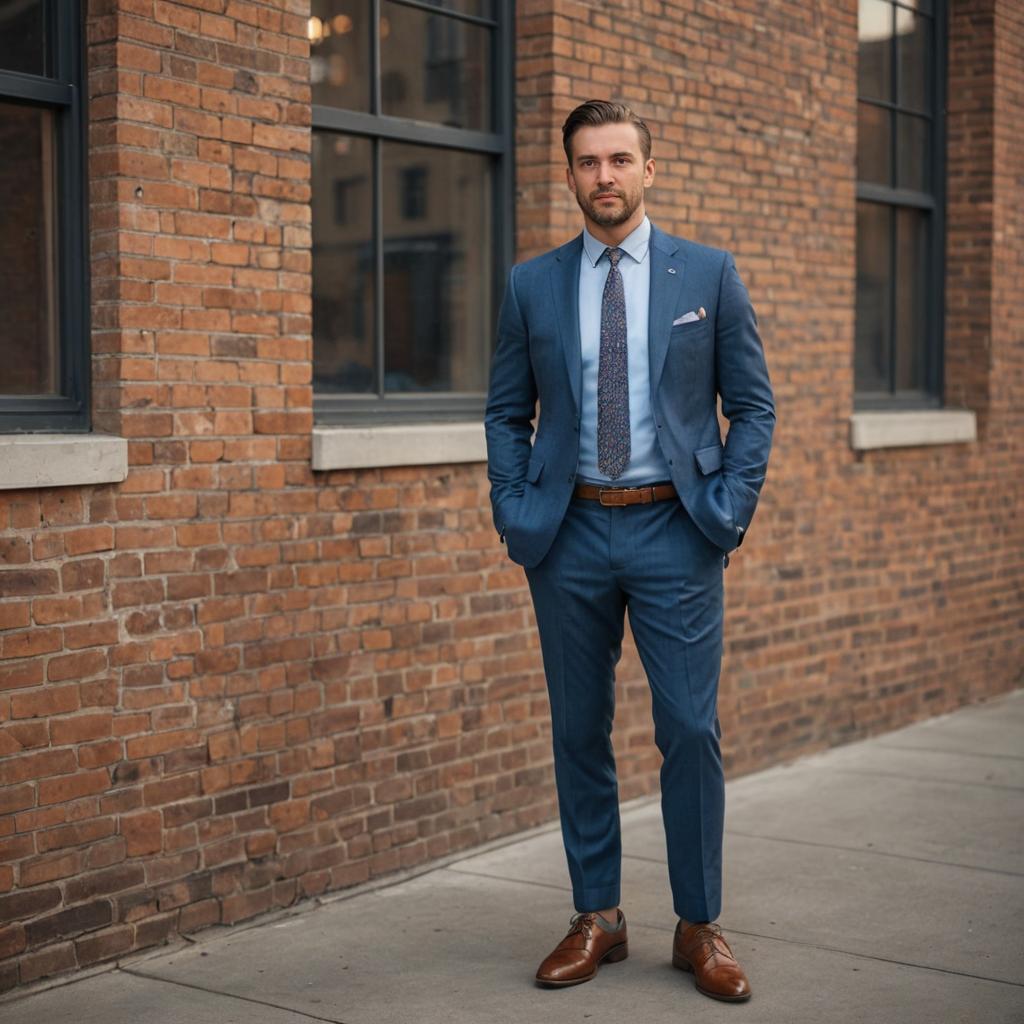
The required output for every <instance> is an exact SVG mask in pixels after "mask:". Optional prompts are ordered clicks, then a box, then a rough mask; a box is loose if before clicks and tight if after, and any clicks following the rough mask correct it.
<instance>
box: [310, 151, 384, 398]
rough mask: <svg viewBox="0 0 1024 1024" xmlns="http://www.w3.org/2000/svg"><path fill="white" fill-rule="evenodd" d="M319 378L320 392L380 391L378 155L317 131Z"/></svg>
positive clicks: (315, 354)
mask: <svg viewBox="0 0 1024 1024" xmlns="http://www.w3.org/2000/svg"><path fill="white" fill-rule="evenodd" d="M312 162H313V167H312V170H313V375H314V383H315V387H316V389H317V390H318V391H333V392H352V393H356V394H368V393H373V392H374V391H376V388H377V383H376V359H375V352H374V342H373V338H374V326H373V325H374V306H375V301H374V294H375V290H374V269H375V260H374V251H373V152H372V143H371V142H370V140H369V139H358V138H353V137H352V136H347V135H335V134H332V133H328V132H314V133H313V157H312Z"/></svg>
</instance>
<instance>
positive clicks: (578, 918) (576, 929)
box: [569, 914, 594, 939]
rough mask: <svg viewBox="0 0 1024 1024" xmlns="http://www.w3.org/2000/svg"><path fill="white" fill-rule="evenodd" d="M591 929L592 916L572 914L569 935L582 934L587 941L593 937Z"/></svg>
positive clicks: (592, 925)
mask: <svg viewBox="0 0 1024 1024" xmlns="http://www.w3.org/2000/svg"><path fill="white" fill-rule="evenodd" d="M593 929H594V915H593V914H573V916H572V918H571V919H570V921H569V935H576V934H582V935H583V936H584V937H585V938H587V939H589V938H591V936H592V935H593Z"/></svg>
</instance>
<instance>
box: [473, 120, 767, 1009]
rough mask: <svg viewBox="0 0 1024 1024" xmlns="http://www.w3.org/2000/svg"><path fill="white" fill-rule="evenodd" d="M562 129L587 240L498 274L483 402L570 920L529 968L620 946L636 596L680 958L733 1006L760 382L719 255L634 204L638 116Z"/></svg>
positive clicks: (556, 967)
mask: <svg viewBox="0 0 1024 1024" xmlns="http://www.w3.org/2000/svg"><path fill="white" fill-rule="evenodd" d="M562 136H563V143H564V146H565V153H566V158H567V160H568V168H567V172H566V177H567V181H568V185H569V190H570V191H571V192H572V193H573V195H574V196H575V197H576V201H577V203H578V204H579V207H580V209H581V210H582V212H583V232H582V234H581V235H578V236H577V237H576V238H574V239H573V240H572V241H571V242H569V243H567V244H566V245H563V246H562V247H561V248H559V249H555V250H553V251H552V252H549V253H546V254H544V255H543V256H539V257H537V258H536V259H533V260H530V261H529V262H527V263H524V264H521V265H519V266H516V267H514V268H513V270H512V273H511V275H510V277H509V281H508V287H507V290H506V294H505V300H504V303H503V304H502V308H501V313H500V316H499V324H498V344H497V349H496V351H495V355H494V361H493V366H492V372H491V384H490V390H489V393H488V400H487V413H486V417H485V426H486V433H487V451H488V476H489V478H490V481H491V503H492V507H493V512H494V523H495V526H496V528H497V530H498V533H499V535H500V537H501V539H502V540H503V541H504V542H505V543H506V544H507V546H508V554H509V557H510V558H512V559H513V560H514V561H516V562H519V563H520V564H521V565H523V566H524V568H525V569H526V575H527V579H528V581H529V585H530V591H531V595H532V598H533V603H534V609H535V611H536V616H537V625H538V629H539V632H540V641H541V650H542V654H543V660H544V671H545V675H546V678H547V684H548V693H549V698H550V703H551V717H552V735H553V744H554V758H555V779H556V786H557V790H558V802H559V813H560V816H561V822H562V837H563V841H564V845H565V851H566V857H567V859H568V863H569V874H570V878H571V881H572V891H573V902H574V905H575V909H576V911H577V914H576V915H575V916H574V917H573V920H572V924H571V927H570V929H569V933H568V934H567V935H566V937H565V938H564V939H563V940H562V942H560V943H559V944H558V946H557V947H556V948H555V950H554V951H553V952H552V953H551V954H550V955H549V956H548V957H547V958H546V959H545V960H544V961H543V962H542V964H541V966H540V968H539V970H538V972H537V982H538V983H539V984H541V985H545V986H559V985H572V984H578V983H580V982H584V981H588V980H590V979H591V978H592V977H594V975H595V974H596V972H597V968H598V965H599V964H600V963H602V962H615V961H619V960H624V959H625V958H626V956H627V952H628V945H627V937H626V922H625V918H624V916H623V915H622V912H621V910H620V909H619V897H620V890H619V882H620V861H621V842H620V834H619V808H618V790H617V783H616V777H615V761H614V757H613V754H612V745H611V728H612V718H613V714H614V670H615V664H616V662H617V661H618V659H619V656H620V653H621V644H622V635H623V619H624V614H625V610H626V609H627V608H628V610H629V620H630V626H631V628H632V631H633V636H634V638H635V640H636V644H637V649H638V651H639V653H640V658H641V660H642V662H643V666H644V670H645V672H646V674H647V677H648V680H649V683H650V686H651V692H652V701H653V715H654V725H655V742H656V743H657V745H658V748H659V750H660V751H661V753H662V755H663V758H664V763H663V766H662V770H661V791H662V814H663V818H664V824H665V834H666V840H667V847H668V861H669V864H668V866H669V877H670V881H671V887H672V899H673V905H674V909H675V912H676V914H677V915H678V916H679V919H680V920H679V924H678V926H677V928H676V932H675V937H674V940H673V953H672V960H673V963H674V964H675V966H676V967H679V968H682V969H684V970H687V971H692V972H693V973H694V974H695V975H696V984H697V988H698V989H699V990H700V991H701V992H703V993H704V994H705V995H708V996H712V997H714V998H717V999H724V1000H731V1001H742V1000H746V999H748V998H749V997H750V985H749V983H748V981H747V978H746V976H745V975H744V972H743V970H742V968H741V967H740V965H739V964H738V963H737V961H736V959H735V957H734V956H733V954H732V952H731V950H730V948H729V946H728V943H727V942H726V941H725V938H724V937H723V936H722V934H721V929H720V928H719V927H718V926H717V925H715V924H714V923H713V922H714V921H715V918H716V917H717V916H718V914H719V912H720V908H721V870H722V825H723V816H724V801H725V784H724V777H723V773H722V762H721V754H720V749H719V742H718V741H719V738H720V736H721V731H720V728H719V723H718V716H717V707H716V705H717V695H718V676H719V669H720V664H721V652H722V611H723V600H722V597H723V595H722V571H723V568H724V567H725V565H727V564H728V553H729V552H730V551H732V550H733V549H734V548H736V547H738V545H739V544H740V543H741V541H742V540H743V536H744V531H745V530H746V529H747V527H748V526H749V524H750V521H751V518H752V516H753V514H754V508H755V505H756V504H757V498H758V494H759V492H760V489H761V486H762V484H763V483H764V477H765V471H766V467H767V462H768V452H769V449H770V446H771V437H772V431H773V428H774V423H775V409H774V404H773V399H772V391H771V386H770V384H769V380H768V373H767V368H766V366H765V360H764V353H763V350H762V346H761V341H760V338H759V337H758V333H757V325H756V320H755V317H754V312H753V310H752V308H751V305H750V300H749V298H748V296H747V292H746V289H745V288H744V286H743V284H742V283H741V281H740V278H739V275H738V274H737V272H736V266H735V263H734V262H733V259H732V257H731V256H730V255H729V254H728V253H726V252H722V251H720V250H716V249H710V248H707V247H705V246H701V245H697V244H695V243H693V242H689V241H685V240H683V239H681V238H673V237H672V236H670V235H667V234H665V233H664V232H662V231H660V230H659V229H658V228H656V227H655V226H653V225H652V224H651V223H650V221H649V220H648V218H647V214H646V210H645V206H644V191H645V189H647V188H649V187H650V186H651V184H652V182H653V181H654V169H655V168H654V160H652V159H651V135H650V131H649V130H648V128H647V125H646V124H645V123H644V122H643V121H642V120H641V119H640V118H639V117H638V116H637V115H636V114H634V113H633V112H632V111H631V110H630V109H629V108H628V107H626V106H625V105H623V104H618V103H610V102H605V101H597V100H591V101H589V102H587V103H584V104H582V105H581V106H579V107H577V108H576V109H575V110H574V111H573V112H572V113H571V114H570V115H569V118H568V119H567V120H566V122H565V125H564V126H563V129H562ZM719 397H720V398H721V405H722V411H723V413H724V415H725V417H726V418H727V419H728V420H729V431H728V435H727V440H726V443H725V444H724V446H723V444H722V441H721V435H720V431H719V422H718V416H717V405H716V403H717V399H718V398H719ZM538 399H539V401H540V413H539V419H538V423H537V431H536V439H535V441H534V443H533V445H532V447H531V443H530V438H531V435H532V433H533V427H532V424H531V420H532V419H533V417H534V414H535V411H536V404H537V401H538Z"/></svg>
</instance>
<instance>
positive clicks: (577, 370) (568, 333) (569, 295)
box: [551, 234, 583, 412]
mask: <svg viewBox="0 0 1024 1024" xmlns="http://www.w3.org/2000/svg"><path fill="white" fill-rule="evenodd" d="M582 251H583V235H582V234H580V235H577V236H576V237H575V238H574V239H573V240H572V241H571V242H567V243H566V244H565V245H563V246H562V247H561V248H560V249H558V250H557V251H556V253H555V268H554V273H553V274H552V275H551V292H552V299H553V306H554V310H555V315H556V317H557V319H558V334H559V336H560V338H561V342H562V351H563V352H564V353H565V368H566V370H567V371H568V372H569V386H570V387H571V388H572V400H573V402H575V404H576V411H577V412H579V409H580V391H581V389H582V387H583V356H582V352H581V349H580V255H581V253H582Z"/></svg>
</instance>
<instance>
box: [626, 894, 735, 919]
mask: <svg viewBox="0 0 1024 1024" xmlns="http://www.w3.org/2000/svg"><path fill="white" fill-rule="evenodd" d="M609 906H610V904H609ZM672 909H673V910H674V911H675V913H676V917H681V918H682V919H683V920H684V921H689V922H690V923H691V924H695V923H696V922H698V921H717V920H718V918H719V916H720V915H721V913H722V901H721V899H713V900H710V901H708V900H705V901H700V900H698V901H696V902H694V903H691V904H689V905H687V904H685V903H677V902H675V901H673V906H672Z"/></svg>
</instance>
